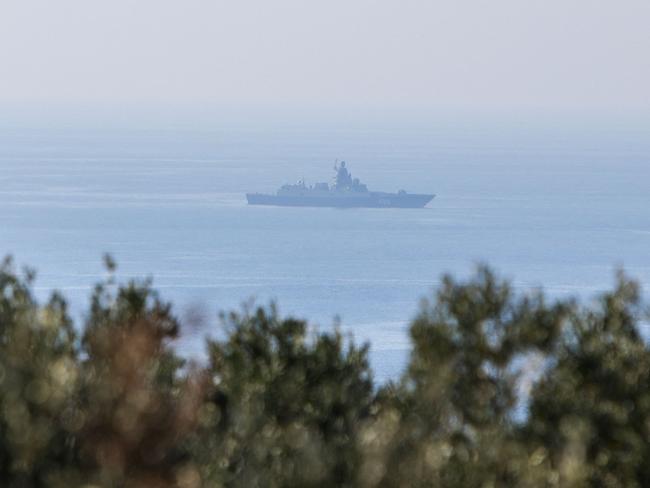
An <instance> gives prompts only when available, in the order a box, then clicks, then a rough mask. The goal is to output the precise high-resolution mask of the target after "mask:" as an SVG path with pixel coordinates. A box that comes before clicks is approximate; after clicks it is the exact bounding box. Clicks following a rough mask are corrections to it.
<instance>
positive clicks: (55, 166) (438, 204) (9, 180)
mask: <svg viewBox="0 0 650 488" xmlns="http://www.w3.org/2000/svg"><path fill="white" fill-rule="evenodd" d="M224 127H225V126H224ZM224 127H205V128H202V127H201V126H194V127H191V128H187V127H186V128H182V129H163V128H159V129H146V128H143V127H139V128H132V129H126V128H124V129H116V128H114V127H113V128H107V129H105V130H102V129H101V128H99V127H95V128H93V129H87V128H86V129H85V128H80V127H74V126H70V127H65V128H57V127H49V128H45V127H43V128H40V129H36V128H30V127H24V126H23V127H10V126H8V127H6V128H4V129H3V130H2V133H1V134H0V254H8V253H10V254H13V255H14V257H15V259H16V261H17V262H18V263H19V264H28V265H30V266H33V267H35V268H36V269H37V270H38V280H37V291H38V293H39V295H40V296H42V297H45V296H46V295H47V293H48V292H49V291H50V290H51V289H54V288H57V289H60V290H63V291H64V292H65V293H66V295H67V296H69V297H70V298H71V300H72V306H73V310H74V314H75V318H79V317H80V314H81V310H82V309H83V304H84V303H86V302H87V299H88V296H89V294H90V292H91V287H92V285H93V284H94V283H95V282H96V281H97V280H98V279H101V278H102V277H103V276H104V272H103V269H102V260H101V256H102V254H103V253H104V252H109V253H111V254H112V255H113V256H114V258H115V259H116V261H117V262H118V264H119V273H118V275H119V277H120V279H126V278H127V277H146V276H152V277H153V278H154V286H155V287H156V288H157V289H159V290H160V291H161V293H162V295H163V297H164V298H167V299H170V300H172V301H173V302H174V303H175V304H176V309H177V310H178V312H179V314H180V315H181V316H183V314H184V313H186V311H188V310H197V309H198V310H201V311H202V312H203V313H204V315H205V316H207V317H208V318H210V320H209V323H210V324H216V323H217V321H216V316H217V312H218V310H230V309H233V308H238V307H239V305H240V304H241V303H242V302H244V301H246V300H247V299H248V298H250V297H255V298H256V300H257V302H258V303H268V301H269V300H277V302H278V304H279V308H280V311H281V313H283V314H294V315H297V316H300V317H305V318H308V319H309V320H310V321H311V322H312V323H314V324H318V325H319V326H320V328H321V329H327V328H329V327H331V326H332V324H333V323H334V320H335V317H340V320H341V324H342V325H341V326H342V328H343V330H345V331H349V332H351V333H352V334H353V335H354V337H355V338H356V340H358V341H365V340H368V341H370V343H371V359H372V363H373V367H374V368H375V371H376V378H377V380H378V381H383V380H385V379H386V378H390V377H396V376H397V375H398V374H399V372H400V371H401V369H402V368H403V366H404V363H405V358H406V351H407V349H408V345H409V344H408V335H407V324H408V321H409V319H411V318H412V317H413V316H414V314H415V313H416V312H417V308H418V302H419V299H420V298H421V297H423V296H430V295H431V293H432V290H433V289H434V287H435V286H436V284H437V283H438V281H439V278H440V276H441V274H442V273H445V272H452V273H454V274H456V275H458V276H460V277H467V276H468V275H469V273H470V272H471V271H472V269H473V268H474V266H475V265H476V263H479V262H487V263H489V264H491V265H493V266H494V267H496V269H498V270H499V271H500V272H501V273H502V274H503V275H505V276H506V277H509V278H512V279H513V280H514V282H515V283H516V286H517V287H518V288H520V289H522V290H523V289H529V288H536V287H543V288H544V290H546V291H547V292H548V293H549V294H550V295H552V296H564V295H578V296H581V297H584V298H589V297H592V296H594V295H595V294H597V293H598V292H600V291H603V290H605V289H607V288H608V287H610V286H611V285H612V284H613V281H614V279H613V277H614V272H615V270H616V269H617V268H618V267H620V266H623V267H624V268H625V269H626V270H627V271H628V273H629V274H630V275H632V276H633V277H635V278H637V279H639V280H640V281H641V282H642V283H643V284H645V285H646V287H647V285H649V284H650V252H649V251H650V191H649V190H650V131H648V128H649V127H650V126H648V124H641V123H639V124H634V123H629V124H618V125H617V124H615V123H607V122H606V121H605V122H599V123H584V124H582V123H577V122H573V123H564V124H563V123H556V124H552V123H535V121H528V122H522V123H515V122H514V121H511V122H509V123H507V124H500V125H499V124H490V123H488V122H486V121H483V122H482V123H480V124H472V123H465V124H463V123H455V124H445V123H437V124H425V123H421V124H419V125H418V124H411V125H408V126H406V125H403V126H400V125H399V124H394V125H391V124H384V125H381V124H368V125H367V126H366V125H363V124H356V125H354V124H351V125H349V126H346V127H337V126H336V125H329V126H328V125H325V126H317V125H315V124H312V125H311V126H310V125H306V126H305V127H301V126H300V125H293V126H288V125H287V126H281V127H274V126H273V125H272V124H269V125H268V126H267V127H263V126H260V125H257V126H255V127H253V126H251V127H247V126H246V124H239V125H238V126H237V127H231V128H224ZM337 158H338V159H339V160H340V159H345V160H346V161H347V162H348V165H349V167H350V169H351V171H352V173H353V175H354V176H356V177H359V178H361V180H362V181H364V182H365V183H367V184H368V186H369V187H370V188H371V189H377V190H386V191H396V190H398V189H402V188H403V189H406V190H407V191H412V192H433V193H436V195H437V197H436V199H435V200H434V201H433V202H432V203H431V204H429V206H428V207H427V208H425V209H421V210H403V209H385V210H384V209H349V210H337V209H311V208H273V207H250V206H247V205H246V201H245V197H244V193H245V192H247V191H260V192H272V191H274V190H275V189H276V188H277V187H279V186H280V185H281V184H283V183H286V182H293V181H296V180H298V179H300V178H303V177H304V178H305V179H306V180H307V182H308V183H309V182H316V181H330V180H331V177H332V167H333V165H334V161H335V159H337ZM215 330H216V325H214V327H213V328H210V327H207V328H203V329H200V330H194V329H191V328H190V329H187V331H186V335H185V337H184V338H183V339H182V341H181V343H180V346H179V347H180V348H182V349H183V351H184V352H185V353H186V354H188V355H196V356H200V354H201V350H202V339H201V338H202V336H203V335H204V334H206V333H210V332H214V331H215Z"/></svg>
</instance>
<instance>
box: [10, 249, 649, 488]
mask: <svg viewBox="0 0 650 488" xmlns="http://www.w3.org/2000/svg"><path fill="white" fill-rule="evenodd" d="M106 266H107V269H108V271H109V273H112V272H113V271H114V270H115V264H114V262H113V261H112V260H111V259H110V258H106ZM33 280H34V273H33V272H31V271H29V270H27V271H25V272H23V273H22V275H21V274H18V273H17V272H16V271H15V268H14V266H13V264H12V262H11V261H10V260H5V261H4V263H3V264H2V265H1V266H0V486H3V487H5V486H6V487H10V488H13V487H21V488H22V487H54V488H58V487H69V486H96V487H121V486H128V487H142V488H148V487H161V488H165V487H179V488H181V487H182V488H198V487H203V486H232V487H256V486H258V487H267V486H269V487H284V486H296V487H298V486H300V487H303V486H306V487H309V486H312V487H321V486H322V487H325V486H350V487H353V486H354V487H357V486H358V487H398V486H399V487H401V486H444V487H486V486H494V487H501V486H512V487H514V486H517V487H519V486H524V487H538V486H540V487H541V486H543V487H547V486H548V487H552V486H558V487H564V486H570V487H574V486H575V487H577V486H598V487H600V486H603V487H605V486H639V487H641V486H648V485H650V467H649V464H648V463H647V462H646V460H647V459H649V458H650V447H648V446H650V443H649V442H648V439H650V348H649V347H648V344H647V343H646V342H645V340H644V339H643V338H642V337H641V334H640V331H639V324H640V322H641V321H642V320H643V319H644V318H645V317H644V312H643V303H642V301H641V298H640V297H641V294H640V290H639V288H638V286H637V285H636V284H635V283H634V282H631V281H630V280H628V279H626V278H625V277H624V276H622V275H620V276H619V278H618V283H617V285H616V287H615V288H614V289H613V290H612V291H611V292H609V293H606V294H604V295H603V296H601V297H600V298H599V299H598V301H597V302H596V303H594V304H591V305H590V306H584V305H579V304H577V303H575V302H573V301H571V300H563V301H557V302H553V303H549V302H548V301H547V300H546V299H545V297H544V295H543V294H542V293H541V292H537V293H528V294H521V293H517V292H515V290H513V288H512V286H511V285H510V284H509V282H508V281H507V280H503V279H500V278H499V277H497V276H496V275H495V274H494V273H493V272H492V271H491V270H489V269H488V268H485V267H482V268H479V270H478V271H477V273H476V275H475V276H474V277H472V278H471V279H470V280H468V281H466V282H459V281H457V280H455V279H453V278H452V277H449V276H447V277H445V278H444V279H443V282H442V285H441V286H440V287H439V289H438V290H437V292H436V294H435V295H434V296H433V297H432V299H431V300H429V301H424V302H423V304H422V306H421V308H420V311H419V313H418V314H417V316H416V317H415V319H414V320H413V321H412V324H411V326H410V335H411V342H412V351H411V355H410V360H409V363H408V367H407V368H406V370H405V371H404V373H403V375H402V377H401V378H400V379H399V380H398V381H395V382H392V383H389V384H387V385H382V386H380V387H376V386H375V385H373V382H372V372H371V370H370V367H369V365H368V346H367V345H366V346H361V347H359V346H356V345H355V344H354V343H353V342H352V341H351V340H348V339H346V338H344V337H343V336H342V335H341V334H340V333H339V332H337V331H335V332H327V333H323V332H320V333H319V332H316V331H315V330H314V329H313V328H310V327H309V325H308V324H307V323H306V322H304V321H301V320H296V319H292V318H283V317H281V316H279V314H278V313H277V311H276V309H275V308H274V307H266V308H265V307H260V308H255V309H244V310H243V311H242V312H240V313H230V314H225V315H223V316H222V320H221V326H222V328H221V330H220V332H219V334H218V335H217V337H218V338H216V339H214V338H213V339H210V340H208V341H207V351H208V360H207V363H206V364H203V365H198V364H186V363H185V362H184V361H182V360H181V359H180V358H179V357H178V356H177V355H176V352H175V350H174V348H173V347H172V344H173V341H174V340H175V338H176V337H177V336H178V334H179V331H180V325H179V322H178V321H177V319H176V318H175V316H174V314H173V311H172V307H171V306H170V304H168V303H166V302H164V301H162V300H161V299H160V297H159V296H158V295H157V294H156V292H155V291H154V290H153V289H152V287H151V283H150V282H148V281H144V282H130V283H127V284H126V285H123V286H118V285H117V284H116V283H115V282H114V280H113V278H112V277H109V278H108V279H107V280H106V281H105V282H103V283H100V284H99V285H98V286H97V287H96V289H95V291H94V293H93V295H92V297H91V301H90V306H89V309H88V312H87V314H86V323H85V326H84V327H83V330H82V331H80V330H79V329H77V328H75V327H74V325H73V323H72V320H71V319H70V317H69V314H68V311H67V305H66V302H65V299H64V298H63V297H62V296H61V295H59V294H57V293H54V294H53V295H52V296H51V297H50V299H49V300H48V301H47V302H46V303H44V304H40V303H38V301H37V300H36V299H35V298H34V295H33V292H32V283H33Z"/></svg>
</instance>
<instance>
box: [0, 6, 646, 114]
mask: <svg viewBox="0 0 650 488" xmlns="http://www.w3.org/2000/svg"><path fill="white" fill-rule="evenodd" d="M0 67H1V72H0V75H1V76H0V106H3V105H5V106H8V105H18V106H20V105H21V104H36V105H38V104H41V103H43V104H67V103H71V104H72V103H75V104H82V105H83V104H106V105H109V106H110V105H111V104H133V103H136V102H137V103H142V104H149V105H154V106H155V105H156V104H177V105H183V104H203V103H206V104H215V105H220V104H221V105H229V106H235V107H236V106H239V105H242V106H244V105H245V106H249V107H250V106H252V107H255V106H269V105H273V106H285V107H293V108H296V107H298V108H300V107H305V106H313V107H331V106H339V107H357V106H358V107H396V108H400V107H424V108H444V109H454V108H459V109H498V110H513V109H515V110H520V109H540V108H542V109H561V110H564V109H569V110H573V109H576V110H582V109H586V110H593V109H595V110H601V109H604V110H609V109H616V110H620V109H624V110H627V109H630V110H632V109H633V110H642V111H643V110H650V88H649V87H650V2H649V1H648V0H621V1H611V0H546V1H535V0H531V1H522V0H490V1H487V0H474V1H469V0H453V1H452V0H447V1H433V0H399V1H398V0H392V1H390V0H328V1H305V0H275V1H269V0H237V1H222V0H211V1H208V0H182V1H181V0H174V1H171V0H137V1H135V0H134V1H126V0H110V1H104V2H100V1H89V0H56V1H52V0H6V1H3V2H2V3H1V4H0Z"/></svg>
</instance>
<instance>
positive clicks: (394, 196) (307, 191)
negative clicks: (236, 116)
mask: <svg viewBox="0 0 650 488" xmlns="http://www.w3.org/2000/svg"><path fill="white" fill-rule="evenodd" d="M334 170H335V171H336V177H335V180H334V183H333V184H332V185H329V184H328V183H316V184H314V185H312V186H307V185H306V184H305V181H304V179H303V180H301V181H299V182H298V183H297V184H294V185H283V186H282V187H281V188H280V189H279V190H278V191H277V192H276V193H275V195H270V194H263V193H247V194H246V200H248V204H249V205H276V206H282V207H343V208H351V207H367V208H422V207H424V206H426V204H427V203H429V202H430V201H431V200H433V198H434V197H435V195H433V194H418V193H407V192H406V191H404V190H399V191H398V192H397V193H387V192H380V191H369V190H368V187H367V186H366V185H364V184H363V183H361V181H359V179H358V178H352V174H351V173H350V172H349V171H348V169H347V168H346V166H345V161H342V162H341V164H340V165H339V164H336V165H335V166H334Z"/></svg>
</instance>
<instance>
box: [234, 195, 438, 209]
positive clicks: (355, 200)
mask: <svg viewBox="0 0 650 488" xmlns="http://www.w3.org/2000/svg"><path fill="white" fill-rule="evenodd" d="M434 196H435V195H423V194H409V193H405V194H401V193H400V194H398V193H380V192H368V193H361V194H354V193H350V194H344V195H265V194H263V193H247V194H246V200H248V204H249V205H273V206H279V207H337V208H422V207H424V206H425V205H426V204H427V203H429V202H430V201H431V200H433V198H434Z"/></svg>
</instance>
